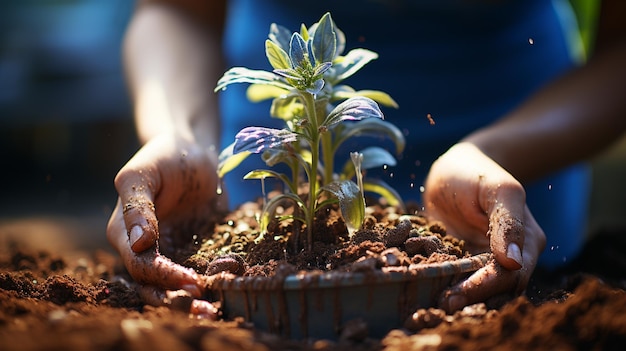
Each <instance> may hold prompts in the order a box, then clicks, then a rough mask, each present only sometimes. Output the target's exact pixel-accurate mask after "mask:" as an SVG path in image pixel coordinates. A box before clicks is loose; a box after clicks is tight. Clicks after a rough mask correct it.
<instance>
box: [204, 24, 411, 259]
mask: <svg viewBox="0 0 626 351" xmlns="http://www.w3.org/2000/svg"><path fill="white" fill-rule="evenodd" d="M344 49H345V36H344V34H343V33H342V32H341V31H340V30H339V29H338V28H337V27H336V26H335V23H334V22H333V20H332V18H331V15H330V13H326V14H324V15H323V16H322V18H321V19H320V20H319V21H318V22H317V23H315V24H313V25H312V26H310V27H309V28H307V27H306V26H305V25H304V24H303V25H302V26H301V28H300V31H299V32H293V33H292V32H291V31H289V30H288V29H286V28H284V27H282V26H280V25H277V24H272V25H271V27H270V33H269V37H268V39H267V40H266V41H265V53H266V56H267V58H268V60H269V63H270V64H271V66H272V67H273V71H271V72H268V71H263V70H251V69H247V68H244V67H234V68H231V69H230V70H228V71H227V72H226V73H225V74H224V76H223V77H222V78H221V79H220V80H219V81H218V83H217V87H216V88H215V91H216V92H217V91H220V90H223V89H225V88H226V87H227V86H228V85H230V84H233V83H249V84H251V85H250V86H249V87H248V90H247V96H248V98H249V99H250V100H251V101H254V102H258V101H262V100H266V99H273V100H272V106H271V109H270V116H271V117H274V118H280V119H282V120H283V121H284V122H285V127H284V128H282V129H274V128H267V127H262V126H258V127H253V126H251V127H246V128H244V129H242V130H241V131H240V132H239V133H238V134H237V135H236V136H235V141H234V142H233V143H232V144H231V145H230V146H229V147H227V148H225V149H224V150H223V151H222V152H221V154H220V157H219V159H220V162H219V166H218V176H220V177H223V176H224V175H225V174H226V173H227V172H229V171H231V170H232V169H234V168H235V167H237V166H238V165H239V164H240V163H241V162H242V161H243V160H244V159H245V158H247V157H248V156H249V155H251V154H260V155H261V157H262V159H263V160H264V161H265V163H266V164H267V165H268V167H270V168H271V167H273V166H275V165H277V164H278V163H284V164H286V165H287V166H288V169H289V170H290V172H291V174H284V173H279V172H277V171H274V170H272V169H258V170H253V171H251V172H250V173H248V174H247V175H246V176H245V177H244V178H246V179H261V180H263V179H265V178H267V177H275V178H278V179H280V180H281V181H282V182H283V183H284V185H285V190H284V192H283V193H281V194H280V195H277V196H275V197H272V198H271V199H269V200H268V201H266V203H265V206H264V209H263V212H262V213H261V216H260V219H259V224H260V228H261V233H262V234H264V233H265V232H266V231H267V227H268V225H269V222H270V220H271V219H272V218H275V214H276V209H277V207H278V206H279V204H281V203H284V201H285V200H289V201H292V202H293V203H294V204H295V205H296V207H295V208H296V211H294V212H293V214H291V215H289V216H287V217H283V218H281V219H288V218H290V219H293V220H297V221H300V222H302V223H303V224H304V225H305V227H306V231H307V236H306V247H307V248H308V249H310V247H311V244H312V242H313V234H314V233H313V220H314V218H315V214H316V212H317V211H318V210H319V209H320V208H322V207H324V206H326V205H328V204H333V203H338V204H339V208H340V210H341V215H342V217H343V219H344V221H345V223H346V227H347V228H348V230H349V232H350V233H353V232H354V231H355V230H357V229H359V228H360V227H361V225H362V223H363V220H364V216H365V199H364V196H363V194H364V191H369V192H374V193H376V194H378V195H380V196H383V197H384V198H386V199H387V200H388V202H389V203H390V204H391V205H396V206H403V204H402V200H401V199H400V196H398V194H397V193H396V192H395V191H394V189H392V188H391V187H390V186H388V185H387V184H386V183H384V182H383V181H381V180H374V179H363V177H362V170H364V169H368V168H375V167H382V166H384V165H392V166H393V165H395V163H396V159H395V158H394V156H393V155H391V154H390V153H389V152H388V151H386V150H385V149H383V148H380V147H369V148H366V149H363V150H360V151H357V152H353V153H351V154H350V157H347V156H348V155H346V158H347V161H346V163H345V166H344V167H343V168H342V170H341V172H340V173H336V172H335V169H334V164H335V156H336V153H337V150H338V149H339V147H340V146H341V145H342V144H343V143H344V142H345V141H346V140H348V139H350V138H352V137H355V136H362V135H374V136H380V135H384V136H387V137H389V138H390V139H391V140H392V141H393V142H394V144H395V148H396V150H395V152H396V153H397V154H399V153H401V152H402V150H403V149H404V144H405V140H404V136H403V135H402V133H401V132H400V130H399V129H398V128H397V127H395V126H394V125H393V124H391V123H388V122H387V121H385V120H384V117H383V113H382V111H381V110H380V107H379V105H378V104H381V105H384V106H389V107H395V108H397V104H396V102H395V101H394V100H393V99H392V98H391V97H390V96H389V95H388V94H386V93H384V92H381V91H376V90H360V91H356V90H354V89H353V88H352V87H350V86H348V85H343V84H340V83H341V82H342V81H343V80H345V79H346V78H348V77H350V76H352V75H353V74H354V73H355V72H357V71H358V70H360V69H361V68H362V67H363V66H364V65H365V64H367V63H368V62H370V61H372V60H374V59H376V58H377V57H378V55H377V54H376V53H375V52H372V51H369V50H366V49H353V50H351V51H349V52H348V53H347V54H345V55H343V56H342V55H341V54H342V53H343V51H344ZM335 104H336V105H335ZM353 179H355V180H356V182H355V180H353ZM303 184H304V185H306V188H307V191H305V192H303V193H302V194H300V193H299V192H298V189H299V186H300V185H303ZM329 194H330V196H329Z"/></svg>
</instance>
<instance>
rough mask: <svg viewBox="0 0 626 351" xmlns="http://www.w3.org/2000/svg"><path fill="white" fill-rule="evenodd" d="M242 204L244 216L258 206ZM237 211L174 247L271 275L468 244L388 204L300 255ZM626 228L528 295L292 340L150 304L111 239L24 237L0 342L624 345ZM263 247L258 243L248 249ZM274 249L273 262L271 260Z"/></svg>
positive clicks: (6, 270)
mask: <svg viewBox="0 0 626 351" xmlns="http://www.w3.org/2000/svg"><path fill="white" fill-rule="evenodd" d="M240 210H241V211H243V212H242V213H244V214H245V212H246V211H250V210H252V209H251V208H246V207H245V206H243V207H242V208H241V209H240ZM379 211H380V212H379ZM326 213H327V215H325V216H324V217H323V220H322V218H321V217H320V223H324V224H318V225H321V226H323V227H325V228H335V229H337V230H340V231H341V230H344V231H345V227H343V224H342V223H341V221H340V220H339V219H337V215H336V213H335V212H334V211H333V209H329V210H328V211H326ZM409 213H416V212H409ZM234 216H235V217H230V218H227V219H226V221H225V222H224V223H223V224H218V225H217V226H216V229H219V228H221V229H222V230H223V231H229V232H230V233H231V234H232V233H234V232H235V231H234V230H233V229H232V228H239V230H238V231H237V233H238V234H237V235H230V236H229V237H227V238H226V240H227V241H228V240H230V241H229V243H230V244H229V245H231V246H229V248H228V249H225V250H222V251H219V250H217V251H216V250H215V247H217V246H215V245H218V246H219V245H222V247H225V245H224V242H220V243H217V242H216V240H215V237H213V236H212V235H207V236H206V237H196V238H194V239H195V240H194V242H193V243H192V244H191V245H190V246H189V247H187V248H184V249H183V250H180V251H178V252H176V253H173V254H172V255H173V256H176V259H177V260H179V262H181V263H184V264H187V265H189V266H192V267H194V268H196V269H197V270H200V271H203V273H204V272H207V271H208V272H209V273H210V272H212V271H211V270H213V271H221V270H224V269H227V270H229V271H231V272H234V273H235V274H240V275H259V274H262V275H271V274H272V272H273V269H274V268H275V267H276V266H278V265H279V264H281V263H280V262H283V260H284V259H285V258H286V257H288V258H289V259H288V260H287V261H286V264H289V265H291V266H292V267H293V269H294V270H302V269H309V270H323V269H344V270H350V269H354V267H355V265H356V263H355V262H359V261H364V260H366V259H368V258H372V257H373V259H370V261H371V262H373V263H374V264H373V265H372V267H373V268H372V269H376V268H377V267H380V266H384V265H388V264H389V262H387V261H386V260H387V259H388V258H389V256H388V255H381V253H383V252H385V251H386V250H387V251H389V250H391V251H392V252H393V253H392V256H393V257H395V258H394V259H392V260H391V261H393V262H394V264H400V265H402V264H409V262H413V263H415V262H429V261H432V260H445V259H456V258H459V257H464V256H465V255H467V254H468V253H467V252H465V251H464V249H463V242H460V241H458V240H454V239H452V238H450V237H449V236H447V235H446V234H445V227H444V226H443V224H441V223H438V222H431V221H429V220H428V219H427V218H426V217H424V216H421V215H419V214H415V215H412V216H410V217H406V216H405V217H402V216H401V215H399V214H397V213H396V212H395V211H393V210H392V209H390V208H388V207H387V208H386V207H378V208H377V209H376V210H375V211H374V210H370V212H369V213H368V220H367V222H366V223H367V224H366V226H365V229H364V230H362V231H360V232H357V233H356V234H355V235H354V236H353V237H351V238H348V237H347V236H343V237H342V236H333V235H328V236H322V238H324V237H325V238H326V239H322V240H321V241H320V242H318V243H316V244H315V245H313V247H314V248H315V249H314V252H315V254H314V255H312V256H311V253H307V254H302V255H303V256H302V257H298V256H299V253H301V252H306V250H302V249H297V248H296V247H297V246H298V245H296V244H294V243H291V244H290V241H289V240H287V239H288V238H289V236H288V235H286V234H280V235H277V236H276V237H275V238H274V237H272V238H271V239H272V240H269V238H265V239H264V240H261V241H259V240H257V241H256V242H255V240H254V238H251V237H250V235H252V234H249V231H248V229H250V228H251V229H252V231H253V230H254V223H253V221H250V222H248V227H249V228H248V229H246V228H247V227H244V225H243V224H242V222H241V221H242V220H243V219H242V218H244V217H245V216H242V215H241V213H240V214H234ZM403 219H407V220H408V222H407V221H404V220H403ZM407 223H408V224H407ZM329 224H330V225H329ZM274 225H276V226H278V227H282V228H283V230H284V231H285V233H286V232H287V231H288V230H292V228H291V227H292V225H290V224H286V223H275V224H274ZM227 227H229V228H230V229H228V228H227ZM625 232H626V231H622V230H615V231H607V232H601V233H595V235H593V236H592V237H591V238H590V240H589V242H588V244H587V245H586V247H585V250H584V251H583V252H582V253H581V255H580V256H579V257H578V258H577V259H575V260H573V261H571V262H570V263H569V264H568V265H567V266H565V267H563V268H562V269H559V270H557V271H544V270H540V269H538V270H536V271H535V273H534V274H533V277H532V279H531V281H530V283H529V285H528V289H527V291H526V293H525V294H524V295H522V296H519V297H515V298H512V299H508V300H500V301H495V300H494V301H488V302H487V303H479V304H475V305H471V306H468V307H466V308H465V309H463V310H462V311H457V312H455V313H453V314H446V313H445V312H444V311H443V310H440V309H437V308H428V309H419V310H416V311H415V313H413V315H412V316H411V318H409V319H408V320H407V321H406V323H405V325H404V327H403V328H398V329H394V330H391V331H390V332H389V333H387V334H386V335H385V336H384V337H382V338H372V337H369V336H368V335H367V333H364V332H363V330H366V328H364V326H360V325H354V326H351V328H345V330H346V331H345V332H344V334H342V337H341V338H340V339H339V340H336V341H330V340H288V339H283V338H281V337H278V336H276V335H273V334H270V333H266V332H263V331H260V330H257V329H255V328H254V326H253V325H251V324H249V323H246V322H245V321H243V320H241V319H236V320H230V321H224V320H219V321H210V320H207V319H199V318H196V317H193V316H190V315H188V314H187V313H185V312H183V311H178V310H175V309H170V308H166V307H152V306H147V305H145V304H144V303H143V302H142V301H141V299H140V298H139V296H138V295H137V293H136V292H135V289H134V286H133V283H132V280H131V278H130V277H129V276H128V274H127V272H126V271H125V269H124V267H123V265H122V264H121V262H120V259H119V257H118V256H117V255H115V254H113V253H111V251H110V250H108V249H106V248H103V249H102V250H95V251H92V252H81V251H76V252H74V251H72V252H52V251H46V250H41V249H33V248H31V247H29V246H28V244H25V243H21V242H19V241H15V242H11V243H9V244H8V245H5V247H3V248H2V250H1V253H0V349H2V350H69V351H73V350H248V351H249V350H345V349H350V350H520V349H533V350H554V349H558V350H612V349H615V350H618V349H622V347H623V345H624V344H625V342H626V292H625V289H626V278H625V277H626V246H625V245H626V236H625V235H623V234H626V233H625ZM220 237H224V236H223V235H221V236H220ZM229 238H230V239H229ZM242 238H246V239H242ZM274 239H275V240H274ZM211 240H213V242H212V243H211ZM277 243H278V244H277ZM255 247H256V248H257V249H256V251H257V252H255V253H250V254H248V252H244V249H252V248H255ZM393 248H396V250H393ZM192 249H194V250H195V251H194V250H192ZM250 252H253V251H250ZM407 252H408V253H407ZM286 253H288V254H286ZM268 255H269V256H271V257H272V258H271V260H272V259H273V262H274V263H273V264H262V263H261V262H266V261H263V260H264V259H267V258H268V257H267V256H268ZM368 255H369V256H368ZM385 257H386V258H385ZM242 258H243V260H242ZM312 258H315V259H313V260H312ZM383 258H385V259H383ZM220 260H221V261H220ZM220 262H221V263H220ZM312 262H313V263H312ZM283 263H285V262H283ZM220 265H221V266H220ZM224 267H226V268H224Z"/></svg>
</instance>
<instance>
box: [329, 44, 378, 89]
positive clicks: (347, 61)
mask: <svg viewBox="0 0 626 351" xmlns="http://www.w3.org/2000/svg"><path fill="white" fill-rule="evenodd" d="M377 58H378V54H377V53H375V52H373V51H370V50H366V49H353V50H350V52H348V54H346V56H343V57H341V58H339V57H338V58H337V59H336V60H335V61H334V62H333V67H334V68H335V75H334V76H333V77H332V80H331V82H330V83H332V84H337V83H339V82H341V81H343V80H345V79H346V78H348V77H350V76H352V75H353V74H354V73H356V72H357V71H358V70H360V69H361V68H363V66H365V65H366V64H367V63H369V62H370V61H372V60H375V59H377Z"/></svg>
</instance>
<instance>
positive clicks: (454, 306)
mask: <svg viewBox="0 0 626 351" xmlns="http://www.w3.org/2000/svg"><path fill="white" fill-rule="evenodd" d="M466 304H467V299H466V298H465V296H463V295H450V297H448V312H453V311H456V310H460V309H461V308H463V307H465V305H466Z"/></svg>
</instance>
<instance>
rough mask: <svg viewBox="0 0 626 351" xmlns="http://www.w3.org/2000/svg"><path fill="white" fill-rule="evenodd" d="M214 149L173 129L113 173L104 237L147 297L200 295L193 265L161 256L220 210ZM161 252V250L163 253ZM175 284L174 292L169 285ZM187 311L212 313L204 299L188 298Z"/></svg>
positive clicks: (164, 299)
mask: <svg viewBox="0 0 626 351" xmlns="http://www.w3.org/2000/svg"><path fill="white" fill-rule="evenodd" d="M216 167H217V155H216V152H215V151H213V150H206V149H205V148H203V147H201V146H200V145H198V144H195V143H193V142H190V141H188V140H185V139H183V138H181V137H176V136H173V135H159V136H156V137H154V138H152V139H151V140H150V141H148V142H147V143H146V144H145V145H144V146H143V147H142V148H141V149H140V150H139V151H138V152H137V153H136V154H135V155H134V156H133V157H132V158H131V160H130V161H128V163H127V164H126V165H125V166H124V167H123V168H122V169H121V170H120V171H119V173H118V174H117V176H116V178H115V187H116V189H117V192H118V194H119V198H118V201H117V205H116V207H115V209H114V211H113V214H112V215H111V218H110V220H109V223H108V226H107V238H108V240H109V242H110V243H111V245H112V246H113V247H114V248H115V249H116V250H117V251H118V252H119V253H120V255H121V257H122V260H123V262H124V265H125V267H126V269H127V270H128V272H129V274H130V275H131V276H132V277H133V279H134V280H135V281H136V282H137V283H139V284H140V285H141V289H140V290H139V291H140V293H141V295H142V297H143V298H144V300H146V302H148V303H149V304H153V305H159V304H168V303H170V302H171V300H172V299H171V297H173V296H178V295H180V293H181V292H182V293H183V294H186V295H188V296H191V297H193V298H198V297H200V296H201V295H202V293H203V291H204V289H205V283H204V282H203V278H202V276H201V275H199V274H197V273H196V272H194V271H193V270H192V269H189V268H186V267H183V266H181V265H179V264H176V263H174V262H173V261H171V260H170V259H168V258H167V257H166V256H167V255H169V254H173V253H174V252H175V251H174V250H176V248H177V247H179V246H181V247H182V245H185V244H186V243H189V241H190V240H192V238H191V236H192V235H193V234H196V233H199V232H201V231H203V230H208V229H210V225H211V224H212V223H214V222H213V221H214V219H215V218H217V217H216V216H219V215H220V214H223V211H224V209H225V208H226V196H225V195H220V196H218V195H217V182H218V179H217V174H216ZM161 252H163V253H165V254H166V256H163V255H162V254H161ZM176 290H178V291H179V293H173V292H172V291H176ZM189 308H190V312H192V313H195V314H198V315H205V316H208V317H210V318H215V317H216V313H217V311H216V309H215V308H214V307H213V306H212V305H211V304H210V303H209V302H207V301H204V300H195V299H194V300H193V301H192V303H191V306H190V307H189Z"/></svg>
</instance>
